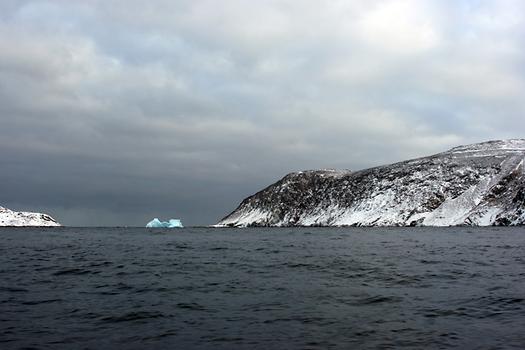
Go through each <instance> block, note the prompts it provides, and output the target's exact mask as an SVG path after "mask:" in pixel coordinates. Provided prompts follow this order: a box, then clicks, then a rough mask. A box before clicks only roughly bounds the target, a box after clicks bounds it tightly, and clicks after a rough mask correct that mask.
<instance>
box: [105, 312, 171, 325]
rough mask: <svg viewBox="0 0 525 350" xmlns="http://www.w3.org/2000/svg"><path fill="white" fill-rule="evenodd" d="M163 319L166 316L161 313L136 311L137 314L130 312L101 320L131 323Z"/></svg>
mask: <svg viewBox="0 0 525 350" xmlns="http://www.w3.org/2000/svg"><path fill="white" fill-rule="evenodd" d="M162 317H166V316H165V315H164V314H162V313H160V312H149V311H136V312H128V313H125V314H123V315H118V316H105V317H102V318H101V321H104V322H129V321H137V320H145V319H151V318H162Z"/></svg>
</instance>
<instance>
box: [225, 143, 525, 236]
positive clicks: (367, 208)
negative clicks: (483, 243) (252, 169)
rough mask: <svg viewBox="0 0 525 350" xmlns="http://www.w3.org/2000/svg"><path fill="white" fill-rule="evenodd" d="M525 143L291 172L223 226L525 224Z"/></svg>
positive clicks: (248, 201)
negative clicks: (358, 166) (352, 168)
mask: <svg viewBox="0 0 525 350" xmlns="http://www.w3.org/2000/svg"><path fill="white" fill-rule="evenodd" d="M524 159H525V140H524V139H512V140H498V141H488V142H483V143H478V144H472V145H467V146H459V147H455V148H452V149H451V150H449V151H446V152H443V153H439V154H436V155H432V156H429V157H424V158H418V159H413V160H408V161H404V162H400V163H395V164H391V165H385V166H380V167H375V168H371V169H365V170H360V171H355V172H352V171H347V170H344V171H338V170H311V171H300V172H295V173H291V174H288V175H286V176H285V177H284V178H282V179H281V180H279V181H277V182H276V183H274V184H272V185H270V186H268V187H267V188H265V189H263V190H262V191H260V192H258V193H256V194H254V195H252V196H250V197H248V198H246V199H244V200H243V201H242V202H241V204H240V205H239V206H238V208H237V209H235V210H234V211H233V212H232V213H231V214H229V215H228V216H226V217H225V218H224V219H222V220H221V221H220V222H219V223H218V224H217V225H215V226H217V227H246V226H454V225H472V226H490V225H502V226H509V225H523V224H525V173H524V171H525V170H524V169H525V168H524Z"/></svg>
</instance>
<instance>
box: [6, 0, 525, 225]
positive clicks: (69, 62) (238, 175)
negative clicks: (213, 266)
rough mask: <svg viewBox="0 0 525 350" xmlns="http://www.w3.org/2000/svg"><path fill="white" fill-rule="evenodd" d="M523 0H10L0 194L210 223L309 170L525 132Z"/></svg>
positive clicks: (72, 211)
mask: <svg viewBox="0 0 525 350" xmlns="http://www.w3.org/2000/svg"><path fill="white" fill-rule="evenodd" d="M524 42H525V1H521V0H498V1H483V0H435V1H432V0H391V1H389V0H384V1H382V0H378V1H374V0H362V1H361V0H345V1H339V0H333V1H320V0H319V1H313V0H300V1H299V0H294V1H289V0H274V1H272V0H268V1H248V0H246V1H241V0H221V1H216V0H188V1H186V0H152V1H143V0H110V1H108V0H100V1H99V0H83V1H71V0H63V1H61V0H56V1H50V0H48V1H44V0H34V1H31V0H28V1H18V0H2V1H1V2H0V205H2V206H4V207H7V208H10V209H13V210H27V211H41V212H47V213H49V214H51V215H52V216H53V217H55V218H56V219H58V220H59V221H60V222H61V223H62V224H64V225H71V226H144V225H145V223H146V222H148V221H149V220H150V219H151V218H153V217H159V218H161V219H168V218H181V219H182V221H183V223H184V224H186V225H209V224H213V223H215V222H217V221H218V220H219V219H221V218H222V217H224V216H225V215H226V214H228V213H229V212H231V211H232V210H233V209H235V208H236V206H237V205H238V204H239V202H240V201H241V200H242V199H243V198H245V197H246V196H248V195H250V194H253V193H255V192H257V191H259V190H260V189H262V188H264V187H266V186H267V185H269V184H271V183H273V182H274V181H276V180H278V179H279V178H281V177H283V176H284V175H285V174H287V173H289V172H292V171H298V170H306V169H319V168H336V169H350V170H359V169H363V168H367V167H371V166H377V165H382V164H388V163H392V162H396V161H401V160H405V159H410V158H414V157H420V156H426V155H431V154H434V153H438V152H441V151H445V150H447V149H449V148H451V147H453V146H457V145H461V144H469V143H475V142H481V141H486V140H492V139H503V138H523V137H525V45H523V43H524Z"/></svg>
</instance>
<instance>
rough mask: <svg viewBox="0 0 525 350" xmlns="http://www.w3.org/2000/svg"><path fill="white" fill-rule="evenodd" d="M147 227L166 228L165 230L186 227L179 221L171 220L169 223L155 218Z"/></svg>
mask: <svg viewBox="0 0 525 350" xmlns="http://www.w3.org/2000/svg"><path fill="white" fill-rule="evenodd" d="M146 227H164V228H176V227H184V226H182V222H181V221H180V220H179V219H170V220H169V221H160V220H159V219H158V218H155V219H153V220H151V221H150V222H148V223H147V224H146Z"/></svg>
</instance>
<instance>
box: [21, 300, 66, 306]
mask: <svg viewBox="0 0 525 350" xmlns="http://www.w3.org/2000/svg"><path fill="white" fill-rule="evenodd" d="M57 301H62V299H47V300H30V301H24V302H22V303H21V304H22V305H40V304H49V303H56V302H57Z"/></svg>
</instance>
